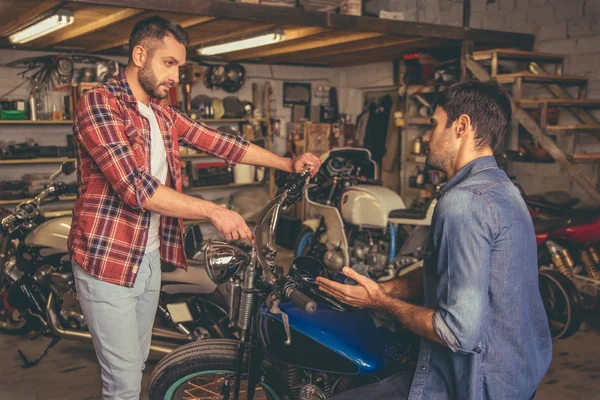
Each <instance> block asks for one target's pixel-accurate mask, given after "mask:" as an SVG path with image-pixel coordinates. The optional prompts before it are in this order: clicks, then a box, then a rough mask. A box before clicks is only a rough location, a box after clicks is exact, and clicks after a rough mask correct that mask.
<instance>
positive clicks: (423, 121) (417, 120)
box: [404, 117, 431, 125]
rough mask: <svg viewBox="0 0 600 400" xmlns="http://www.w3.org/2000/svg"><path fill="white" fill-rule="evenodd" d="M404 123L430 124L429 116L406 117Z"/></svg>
mask: <svg viewBox="0 0 600 400" xmlns="http://www.w3.org/2000/svg"><path fill="white" fill-rule="evenodd" d="M404 122H405V125H411V124H412V125H431V119H430V117H411V118H407V119H406V120H405V121H404Z"/></svg>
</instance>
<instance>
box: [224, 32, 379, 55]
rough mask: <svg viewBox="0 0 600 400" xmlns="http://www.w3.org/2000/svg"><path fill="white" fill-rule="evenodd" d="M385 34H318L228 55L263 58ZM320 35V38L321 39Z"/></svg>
mask: <svg viewBox="0 0 600 400" xmlns="http://www.w3.org/2000/svg"><path fill="white" fill-rule="evenodd" d="M379 36H383V33H376V32H355V33H347V32H340V33H339V34H337V35H332V36H330V37H323V36H317V37H316V38H315V40H309V41H304V40H303V41H302V42H301V43H292V44H290V45H287V46H286V45H285V43H284V45H281V43H278V44H277V45H273V46H264V47H263V48H259V49H252V50H246V51H244V52H243V53H242V52H240V54H237V55H235V56H228V59H230V60H240V59H261V58H263V57H269V56H275V55H281V54H288V53H293V52H297V51H304V50H311V49H318V48H322V47H328V46H334V45H337V44H342V43H351V42H357V41H361V40H365V39H370V38H374V37H379ZM319 37H320V39H319Z"/></svg>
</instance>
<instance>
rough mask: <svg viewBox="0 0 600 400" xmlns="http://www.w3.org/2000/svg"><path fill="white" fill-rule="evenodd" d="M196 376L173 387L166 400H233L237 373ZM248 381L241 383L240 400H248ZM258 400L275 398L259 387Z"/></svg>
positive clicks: (205, 373)
mask: <svg viewBox="0 0 600 400" xmlns="http://www.w3.org/2000/svg"><path fill="white" fill-rule="evenodd" d="M193 375H194V376H190V377H185V378H186V379H184V380H183V382H182V383H181V384H180V385H179V386H176V385H173V387H172V388H171V389H170V391H169V393H167V395H166V396H165V398H166V399H185V400H206V399H211V400H221V399H231V398H233V389H234V387H235V372H233V371H218V370H215V371H204V372H199V373H198V374H193ZM247 393H248V381H245V380H243V381H242V382H241V383H240V396H239V399H240V400H244V399H246V398H247ZM254 398H255V399H256V400H269V399H273V397H271V396H269V394H268V393H267V392H266V391H265V390H264V389H263V388H262V387H261V386H257V387H256V390H255V392H254Z"/></svg>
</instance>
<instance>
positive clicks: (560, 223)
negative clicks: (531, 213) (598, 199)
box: [533, 211, 599, 233]
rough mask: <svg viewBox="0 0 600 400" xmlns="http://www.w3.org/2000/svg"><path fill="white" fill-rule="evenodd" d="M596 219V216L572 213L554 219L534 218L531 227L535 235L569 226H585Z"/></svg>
mask: <svg viewBox="0 0 600 400" xmlns="http://www.w3.org/2000/svg"><path fill="white" fill-rule="evenodd" d="M598 217H599V215H598V214H594V213H582V212H577V211H574V212H571V213H569V214H568V215H564V216H561V217H556V218H534V219H533V227H534V229H535V233H548V232H552V231H555V230H557V229H562V228H568V227H570V226H579V225H586V224H589V223H592V222H593V221H595V220H597V219H598Z"/></svg>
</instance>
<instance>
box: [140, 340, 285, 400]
mask: <svg viewBox="0 0 600 400" xmlns="http://www.w3.org/2000/svg"><path fill="white" fill-rule="evenodd" d="M238 346H239V341H237V340H227V339H216V340H207V341H201V342H192V343H188V344H186V345H184V346H181V347H179V348H177V349H176V350H175V351H173V352H172V353H171V354H169V355H167V356H166V357H164V358H163V359H162V360H161V361H160V362H159V363H158V365H157V366H156V368H155V369H154V371H153V372H152V377H151V378H150V385H149V393H150V400H179V398H178V397H173V395H172V392H173V391H176V390H177V388H178V387H181V385H185V383H186V382H187V381H186V379H188V377H190V376H193V375H202V374H203V373H206V374H210V373H212V372H216V371H229V372H231V374H233V371H235V363H236V358H237V352H238ZM244 370H245V369H244ZM190 379H193V378H190ZM264 385H266V386H267V387H269V388H270V387H272V386H268V379H267V380H266V382H264ZM269 390H272V389H269ZM261 392H262V393H261ZM268 392H269V391H268V390H267V388H266V387H263V388H262V389H261V390H260V392H259V391H257V394H258V393H261V394H260V395H257V396H255V398H257V399H258V398H263V399H264V398H267V399H269V400H280V398H281V396H280V395H278V394H275V396H276V397H273V396H270V395H269V396H267V393H268ZM240 399H241V397H240Z"/></svg>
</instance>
